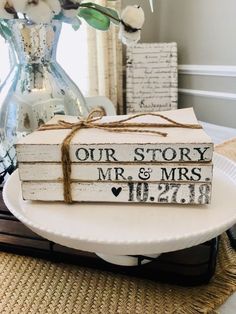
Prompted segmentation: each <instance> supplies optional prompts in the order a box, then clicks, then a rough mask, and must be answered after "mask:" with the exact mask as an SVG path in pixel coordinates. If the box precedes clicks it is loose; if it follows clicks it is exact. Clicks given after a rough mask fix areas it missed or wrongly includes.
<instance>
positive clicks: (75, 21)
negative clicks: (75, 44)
mask: <svg viewBox="0 0 236 314" xmlns="http://www.w3.org/2000/svg"><path fill="white" fill-rule="evenodd" d="M81 24H82V23H81V20H80V19H79V18H78V16H77V17H76V18H75V19H73V22H72V27H73V29H74V30H75V31H77V30H78V29H79V28H80V26H81Z"/></svg>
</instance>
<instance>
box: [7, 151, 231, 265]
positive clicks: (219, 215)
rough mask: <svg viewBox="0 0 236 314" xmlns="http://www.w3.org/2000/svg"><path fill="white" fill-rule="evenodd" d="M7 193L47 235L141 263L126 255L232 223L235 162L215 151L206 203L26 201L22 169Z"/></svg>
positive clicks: (212, 233) (19, 213) (198, 237)
mask: <svg viewBox="0 0 236 314" xmlns="http://www.w3.org/2000/svg"><path fill="white" fill-rule="evenodd" d="M3 197H4V201H5V203H6V205H7V207H8V208H9V210H10V211H11V212H12V213H13V215H15V216H16V217H17V218H18V219H19V220H20V221H21V222H23V223H24V224H25V225H26V226H28V227H29V228H30V229H32V230H33V231H34V232H35V233H37V234H39V235H41V236H42V237H44V238H47V239H49V240H51V241H53V242H55V243H58V244H61V245H64V246H67V247H70V248H75V249H79V250H84V251H88V252H97V253H98V255H99V256H101V257H102V258H104V259H105V260H108V261H110V262H113V263H116V264H122V265H132V264H133V263H136V262H135V261H134V260H133V259H129V258H128V257H125V255H153V254H156V255H158V254H160V253H164V252H170V251H175V250H180V249H184V248H188V247H191V246H194V245H197V244H200V243H203V242H205V241H207V240H210V239H212V238H214V237H216V236H218V235H219V234H221V233H222V232H224V231H225V230H227V229H228V228H230V227H231V226H233V225H234V224H235V223H236V164H235V163H233V162H232V161H230V160H228V159H226V158H224V157H223V156H220V155H217V154H215V156H214V180H213V197H212V203H211V205H207V206H196V205H193V206H177V205H143V204H142V205H141V204H139V205H137V204H134V205H132V204H97V203H96V204H92V203H91V204H88V203H87V204H81V203H77V204H73V205H66V204H64V203H57V202H53V203H45V202H29V201H23V200H22V196H21V187H20V181H19V177H18V172H17V171H16V172H15V173H13V175H12V176H11V177H10V178H9V180H8V181H7V183H6V185H5V187H4V191H3ZM104 197H106V196H105V195H104ZM119 255H122V256H123V258H120V256H119Z"/></svg>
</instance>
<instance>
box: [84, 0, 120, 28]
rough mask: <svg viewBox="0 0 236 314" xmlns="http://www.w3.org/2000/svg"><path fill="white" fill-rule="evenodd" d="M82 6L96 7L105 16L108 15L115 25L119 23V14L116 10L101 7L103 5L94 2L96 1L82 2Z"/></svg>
mask: <svg viewBox="0 0 236 314" xmlns="http://www.w3.org/2000/svg"><path fill="white" fill-rule="evenodd" d="M82 6H83V5H82ZM84 6H86V7H87V8H94V9H97V10H98V11H99V12H102V13H104V14H105V15H106V16H107V17H109V18H110V20H111V22H112V23H114V24H116V25H119V24H120V17H119V14H118V12H117V11H116V10H114V9H111V8H106V7H103V6H101V5H99V4H96V3H93V2H87V3H85V4H84Z"/></svg>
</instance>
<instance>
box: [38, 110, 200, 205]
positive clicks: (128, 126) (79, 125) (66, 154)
mask: <svg viewBox="0 0 236 314" xmlns="http://www.w3.org/2000/svg"><path fill="white" fill-rule="evenodd" d="M95 114H97V116H94V115H95ZM104 115H105V114H104V111H103V110H102V109H94V110H93V111H91V113H90V114H89V115H88V117H87V118H86V119H83V118H82V119H80V120H79V121H78V122H76V123H71V122H67V121H64V120H59V121H58V122H57V124H44V125H42V126H41V127H40V128H39V129H38V131H47V130H66V129H70V130H71V132H70V133H69V134H68V135H67V136H66V138H65V139H64V140H63V142H62V146H61V163H62V170H63V187H64V201H65V202H66V203H67V204H71V203H72V202H73V200H72V195H71V159H70V143H71V140H72V139H73V137H74V136H75V134H76V133H77V132H78V131H79V130H81V129H90V128H93V129H99V130H106V131H109V132H119V133H123V132H129V133H130V132H133V133H143V134H153V135H159V136H163V137H166V136H167V135H168V133H165V132H160V131H156V130H145V129H141V128H148V127H149V128H157V127H158V128H169V127H171V128H173V127H176V128H185V129H202V126H200V125H199V124H183V123H179V122H176V121H174V120H172V119H170V118H167V117H165V116H164V115H162V114H159V113H140V114H135V115H132V116H128V117H127V118H124V119H121V120H118V121H111V122H99V123H96V122H98V121H100V120H101V119H102V118H103V117H104ZM143 116H154V117H159V118H162V119H163V120H165V121H168V122H170V123H169V124H166V123H165V124H163V123H146V122H144V123H143V122H132V120H134V119H135V118H139V117H143ZM129 121H130V122H129Z"/></svg>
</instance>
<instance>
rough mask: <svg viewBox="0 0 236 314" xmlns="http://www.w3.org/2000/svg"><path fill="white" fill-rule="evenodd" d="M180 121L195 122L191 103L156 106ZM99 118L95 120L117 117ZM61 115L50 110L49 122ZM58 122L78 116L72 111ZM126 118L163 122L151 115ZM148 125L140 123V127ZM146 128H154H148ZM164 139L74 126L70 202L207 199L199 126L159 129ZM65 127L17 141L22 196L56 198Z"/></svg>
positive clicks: (207, 151) (205, 146)
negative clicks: (173, 107)
mask: <svg viewBox="0 0 236 314" xmlns="http://www.w3.org/2000/svg"><path fill="white" fill-rule="evenodd" d="M162 115H164V116H165V117H168V118H170V119H172V120H175V121H176V122H179V123H182V124H198V122H197V119H196V117H195V114H194V112H193V110H192V109H181V110H175V111H167V112H162ZM122 118H124V117H123V116H114V117H104V118H102V120H100V121H99V122H96V123H102V122H111V121H119V120H121V119H122ZM59 119H62V116H55V117H54V118H53V119H52V120H51V121H49V123H50V124H52V123H57V121H58V120H59ZM63 120H65V121H68V122H72V123H74V122H77V121H78V119H77V118H76V117H68V116H63ZM132 122H138V123H149V124H150V123H161V124H163V123H164V124H170V122H166V121H163V119H161V118H160V117H154V116H150V115H146V116H142V117H138V118H135V119H134V120H132ZM144 129H145V130H147V128H146V127H145V128H144ZM148 129H150V130H153V128H151V127H148ZM155 131H160V132H166V133H167V134H168V135H167V136H166V137H163V136H159V135H156V134H155V135H154V134H145V133H122V132H112V131H110V132H109V131H106V130H101V129H99V130H98V129H95V128H87V129H81V130H80V131H78V132H77V134H76V135H75V136H74V137H73V139H72V141H71V145H70V158H71V162H72V163H71V190H72V199H73V201H79V202H120V203H127V202H128V203H132V202H137V203H139V202H141V203H179V204H209V203H210V200H211V183H212V156H213V144H212V141H211V139H210V138H209V137H208V136H207V135H206V134H205V132H204V131H203V130H202V129H187V128H181V127H172V126H171V127H161V128H155ZM70 132H71V130H47V131H36V132H34V133H32V134H30V135H28V136H27V137H25V138H24V139H22V140H21V141H20V142H19V143H18V144H17V155H18V162H19V173H20V180H21V181H22V193H23V198H24V199H25V200H41V201H63V200H64V196H63V171H62V165H61V145H62V142H63V140H64V138H65V137H66V136H67V135H68V134H69V133H70Z"/></svg>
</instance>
